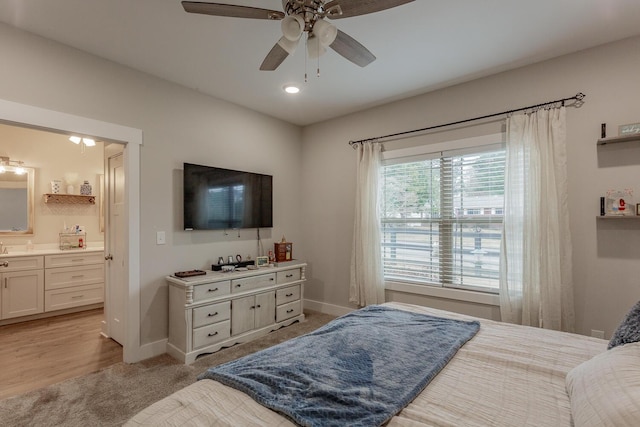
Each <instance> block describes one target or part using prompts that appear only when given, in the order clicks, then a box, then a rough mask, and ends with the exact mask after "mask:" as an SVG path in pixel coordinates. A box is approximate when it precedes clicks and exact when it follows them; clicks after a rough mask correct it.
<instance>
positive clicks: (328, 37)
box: [313, 19, 338, 47]
mask: <svg viewBox="0 0 640 427" xmlns="http://www.w3.org/2000/svg"><path fill="white" fill-rule="evenodd" d="M313 34H314V35H315V36H316V37H318V40H319V41H320V44H322V46H324V47H328V46H330V45H331V43H333V42H334V40H335V39H336V37H337V36H338V28H336V26H335V25H333V24H331V23H329V22H327V21H325V20H323V19H318V20H317V21H316V22H315V24H313Z"/></svg>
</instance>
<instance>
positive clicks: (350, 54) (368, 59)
mask: <svg viewBox="0 0 640 427" xmlns="http://www.w3.org/2000/svg"><path fill="white" fill-rule="evenodd" d="M329 47H330V48H331V49H333V50H335V51H336V52H338V53H339V54H340V55H342V56H344V57H345V58H347V59H348V60H349V61H351V62H353V63H354V64H356V65H359V66H361V67H366V66H367V65H369V64H371V63H372V62H373V61H375V60H376V57H375V55H374V54H373V53H371V52H369V49H367V48H366V47H364V46H362V45H361V44H360V43H359V42H358V41H356V39H354V38H353V37H351V36H350V35H348V34H346V33H344V32H342V31H340V30H338V36H337V37H336V39H335V40H334V42H333V43H331V44H330V45H329Z"/></svg>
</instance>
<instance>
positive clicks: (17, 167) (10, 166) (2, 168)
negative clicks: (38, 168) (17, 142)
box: [0, 156, 27, 175]
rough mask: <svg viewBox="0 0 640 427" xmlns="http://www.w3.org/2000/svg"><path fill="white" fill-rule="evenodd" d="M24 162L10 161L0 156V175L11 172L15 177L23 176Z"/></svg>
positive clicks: (24, 171)
mask: <svg viewBox="0 0 640 427" xmlns="http://www.w3.org/2000/svg"><path fill="white" fill-rule="evenodd" d="M23 165H24V162H22V161H19V160H11V159H9V157H4V156H0V173H5V172H13V173H15V174H16V175H24V174H25V173H26V172H27V171H26V170H25V169H24V166H23Z"/></svg>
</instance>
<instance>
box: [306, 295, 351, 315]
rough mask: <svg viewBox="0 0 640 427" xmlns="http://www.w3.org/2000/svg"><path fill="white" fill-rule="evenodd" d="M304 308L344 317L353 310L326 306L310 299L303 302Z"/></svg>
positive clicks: (330, 305) (338, 306) (331, 305)
mask: <svg viewBox="0 0 640 427" xmlns="http://www.w3.org/2000/svg"><path fill="white" fill-rule="evenodd" d="M304 308H305V309H308V310H313V311H319V312H320V313H324V314H330V315H332V316H344V315H345V314H348V313H351V312H352V311H354V310H355V309H354V308H350V307H343V306H340V305H334V304H327V303H326V302H321V301H314V300H310V299H305V300H304Z"/></svg>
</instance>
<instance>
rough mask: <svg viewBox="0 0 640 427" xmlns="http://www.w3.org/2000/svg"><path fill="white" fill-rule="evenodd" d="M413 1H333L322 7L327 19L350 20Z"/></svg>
mask: <svg viewBox="0 0 640 427" xmlns="http://www.w3.org/2000/svg"><path fill="white" fill-rule="evenodd" d="M412 1H414V0H377V1H376V0H333V1H330V2H328V3H327V4H325V5H324V10H325V11H326V13H327V14H326V17H327V18H329V19H339V18H350V17H352V16H358V15H366V14H367V13H374V12H379V11H381V10H385V9H391V8H392V7H396V6H402V5H403V4H405V3H411V2H412Z"/></svg>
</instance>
